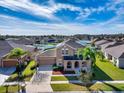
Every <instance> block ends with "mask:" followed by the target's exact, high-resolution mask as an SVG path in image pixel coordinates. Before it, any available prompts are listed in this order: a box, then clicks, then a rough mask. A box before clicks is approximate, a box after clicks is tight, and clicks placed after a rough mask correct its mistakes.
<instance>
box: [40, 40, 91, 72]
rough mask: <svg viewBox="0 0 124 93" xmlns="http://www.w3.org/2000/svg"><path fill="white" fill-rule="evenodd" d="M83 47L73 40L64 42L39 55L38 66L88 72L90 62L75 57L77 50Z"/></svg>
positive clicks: (80, 57)
mask: <svg viewBox="0 0 124 93" xmlns="http://www.w3.org/2000/svg"><path fill="white" fill-rule="evenodd" d="M84 47H85V46H83V45H81V44H79V43H77V42H76V41H75V40H73V39H69V40H66V41H64V42H62V43H60V44H58V45H57V46H56V48H55V49H51V50H47V51H44V52H43V53H41V54H40V55H39V57H38V58H39V59H38V60H39V64H40V65H52V64H55V63H56V65H57V66H63V67H64V70H76V69H84V70H88V71H89V70H90V67H91V62H90V60H84V59H83V57H82V56H77V55H76V54H77V50H78V49H79V48H84Z"/></svg>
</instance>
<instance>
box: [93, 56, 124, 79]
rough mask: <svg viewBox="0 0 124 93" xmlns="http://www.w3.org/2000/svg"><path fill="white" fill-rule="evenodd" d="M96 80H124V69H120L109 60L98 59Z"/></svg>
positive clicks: (95, 69)
mask: <svg viewBox="0 0 124 93" xmlns="http://www.w3.org/2000/svg"><path fill="white" fill-rule="evenodd" d="M94 72H95V77H94V78H93V79H95V80H124V69H119V68H117V67H116V66H114V65H113V64H112V63H110V62H109V61H103V62H102V61H100V60H99V59H98V58H97V59H96V66H95V68H94Z"/></svg>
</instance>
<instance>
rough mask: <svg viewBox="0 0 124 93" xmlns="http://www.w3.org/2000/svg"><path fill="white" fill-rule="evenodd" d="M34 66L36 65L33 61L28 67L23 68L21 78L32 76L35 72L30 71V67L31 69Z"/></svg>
mask: <svg viewBox="0 0 124 93" xmlns="http://www.w3.org/2000/svg"><path fill="white" fill-rule="evenodd" d="M34 65H36V62H35V61H31V62H30V63H29V64H28V66H27V67H26V68H25V70H24V71H23V73H22V75H23V76H29V75H32V74H33V73H34V72H35V69H33V70H31V67H33V66H34Z"/></svg>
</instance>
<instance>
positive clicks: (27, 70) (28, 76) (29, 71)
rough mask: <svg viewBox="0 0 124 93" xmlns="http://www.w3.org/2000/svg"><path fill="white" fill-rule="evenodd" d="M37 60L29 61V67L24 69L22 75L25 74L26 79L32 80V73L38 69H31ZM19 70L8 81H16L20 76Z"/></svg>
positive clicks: (24, 78)
mask: <svg viewBox="0 0 124 93" xmlns="http://www.w3.org/2000/svg"><path fill="white" fill-rule="evenodd" d="M35 65H36V62H35V61H31V62H29V64H28V65H27V67H26V68H25V69H24V70H23V72H22V76H23V80H25V81H30V79H31V77H32V75H33V74H34V73H35V71H36V69H31V67H33V66H35ZM17 73H18V72H15V73H13V74H12V75H11V76H10V77H9V78H8V79H7V81H9V82H12V81H16V80H17V77H18V74H17Z"/></svg>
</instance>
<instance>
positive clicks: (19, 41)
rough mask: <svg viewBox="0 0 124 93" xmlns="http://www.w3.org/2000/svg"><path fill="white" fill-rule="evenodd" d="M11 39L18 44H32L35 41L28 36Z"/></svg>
mask: <svg viewBox="0 0 124 93" xmlns="http://www.w3.org/2000/svg"><path fill="white" fill-rule="evenodd" d="M10 41H13V42H14V43H16V44H23V45H32V44H33V41H31V40H30V39H28V38H19V39H12V40H10Z"/></svg>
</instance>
